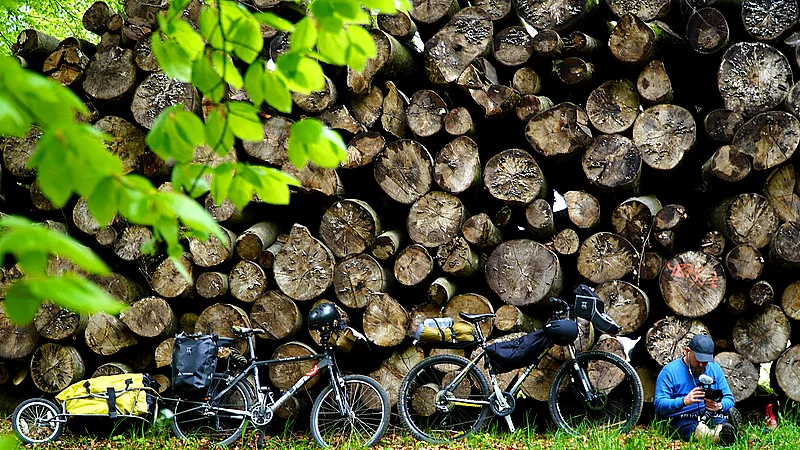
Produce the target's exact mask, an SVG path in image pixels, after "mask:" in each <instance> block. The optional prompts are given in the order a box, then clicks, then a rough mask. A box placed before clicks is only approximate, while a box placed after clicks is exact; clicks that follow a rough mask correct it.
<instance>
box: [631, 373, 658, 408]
mask: <svg viewBox="0 0 800 450" xmlns="http://www.w3.org/2000/svg"><path fill="white" fill-rule="evenodd" d="M636 375H638V376H639V381H641V382H642V394H643V400H644V402H645V403H648V404H649V403H653V400H654V399H655V393H656V379H657V378H658V373H654V371H653V370H652V369H650V368H649V367H647V366H639V367H637V368H636Z"/></svg>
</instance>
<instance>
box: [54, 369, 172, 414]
mask: <svg viewBox="0 0 800 450" xmlns="http://www.w3.org/2000/svg"><path fill="white" fill-rule="evenodd" d="M149 385H150V379H149V377H148V376H146V375H145V374H141V373H125V374H121V375H109V376H105V377H96V378H90V379H88V380H83V381H79V382H77V383H75V384H73V385H71V386H69V387H67V388H66V389H64V390H63V391H61V392H59V394H58V395H57V396H56V400H58V401H59V402H62V403H64V410H65V412H66V413H67V414H75V415H98V414H99V415H108V416H110V417H116V416H117V415H129V416H145V415H147V413H148V412H149V410H150V404H149V403H152V402H153V400H154V399H151V400H150V402H149V403H148V392H149V393H150V394H152V395H157V394H156V391H155V390H154V389H153V388H151V387H150V386H149Z"/></svg>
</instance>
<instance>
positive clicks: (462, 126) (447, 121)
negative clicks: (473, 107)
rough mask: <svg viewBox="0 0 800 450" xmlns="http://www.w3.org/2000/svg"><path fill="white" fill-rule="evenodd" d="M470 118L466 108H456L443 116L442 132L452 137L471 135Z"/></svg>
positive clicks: (471, 124)
mask: <svg viewBox="0 0 800 450" xmlns="http://www.w3.org/2000/svg"><path fill="white" fill-rule="evenodd" d="M474 128H475V127H474V123H473V122H472V116H471V115H470V113H469V110H468V109H467V108H464V107H463V106H458V107H455V108H453V109H451V110H450V111H449V112H448V113H447V115H446V116H444V131H446V132H447V134H450V135H453V136H461V135H464V134H471V133H472V132H473V131H474Z"/></svg>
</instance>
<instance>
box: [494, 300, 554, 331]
mask: <svg viewBox="0 0 800 450" xmlns="http://www.w3.org/2000/svg"><path fill="white" fill-rule="evenodd" d="M494 326H495V328H497V329H498V330H500V331H501V332H503V333H519V332H525V333H529V332H531V331H533V330H535V329H537V328H542V327H544V322H542V321H541V320H539V319H535V318H533V317H531V316H528V315H526V314H524V313H523V312H522V311H520V310H519V308H517V307H516V306H513V305H503V306H501V307H500V308H499V309H498V310H497V316H496V317H495V318H494Z"/></svg>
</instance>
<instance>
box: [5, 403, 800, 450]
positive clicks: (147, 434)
mask: <svg viewBox="0 0 800 450" xmlns="http://www.w3.org/2000/svg"><path fill="white" fill-rule="evenodd" d="M798 419H800V412H798V411H790V412H785V413H784V414H783V415H782V417H781V419H780V421H779V427H778V428H777V429H775V430H772V431H766V430H765V429H764V428H763V426H761V424H759V425H748V426H747V427H745V429H744V430H743V432H742V433H741V434H740V439H739V441H738V442H737V443H736V444H735V445H733V446H731V447H728V448H730V449H732V450H744V449H748V450H750V449H758V450H761V449H764V450H767V449H769V450H772V449H786V450H789V449H792V450H794V449H798V448H800V425H798ZM516 425H517V428H518V429H517V431H516V432H515V433H513V434H512V433H508V431H507V428H506V425H505V422H499V421H497V420H491V421H489V422H488V423H487V424H486V425H485V426H484V428H483V429H482V430H481V432H480V433H477V434H475V435H472V436H469V437H468V438H467V439H464V440H462V441H458V442H455V443H452V444H449V445H439V446H436V445H428V444H425V443H422V442H418V441H416V440H414V438H413V437H412V436H411V435H410V434H409V433H407V432H405V431H404V430H403V429H402V428H401V427H398V426H392V427H390V430H389V432H388V433H387V435H386V436H385V437H384V439H383V440H382V441H381V443H380V445H379V446H378V447H375V448H377V449H379V450H380V449H386V450H390V449H391V450H394V449H426V450H427V449H454V450H465V449H469V450H476V449H515V450H517V449H543V450H545V449H547V450H549V449H558V450H571V449H574V450H579V449H580V450H587V449H598V450H617V449H620V450H635V449H669V450H679V449H680V450H684V449H686V450H689V449H691V450H703V449H712V448H721V447H719V446H717V445H713V444H710V443H706V442H688V443H687V442H681V441H677V440H674V439H673V438H671V437H670V436H669V433H668V431H667V429H666V427H665V426H664V423H663V422H653V423H649V424H640V425H639V426H638V427H636V428H635V429H634V430H633V431H631V432H630V433H628V434H620V433H617V432H608V431H594V432H593V431H588V432H587V433H586V434H584V435H582V436H569V435H565V434H563V433H560V432H547V433H543V434H542V433H537V432H535V431H534V428H533V427H528V426H525V424H524V423H518V424H516ZM295 428H299V427H292V426H290V425H286V426H281V425H280V424H271V426H269V427H268V428H267V433H268V435H267V436H266V439H265V447H264V448H268V449H275V450H282V449H286V450H306V449H308V450H310V449H316V448H317V446H316V444H315V443H314V439H313V438H312V437H311V435H310V434H309V433H308V432H307V431H294V429H295ZM0 432H2V433H3V434H5V433H9V432H11V424H10V422H9V421H8V420H5V421H3V422H2V423H0ZM258 437H259V432H258V431H255V430H253V429H252V428H251V429H248V431H246V432H245V435H244V436H243V437H242V439H240V440H239V441H238V442H236V443H235V444H234V445H231V446H230V447H229V449H231V450H244V449H255V448H256V443H257V441H258ZM210 447H211V445H209V443H208V442H205V441H203V440H202V439H191V440H186V441H183V440H179V439H177V438H175V437H174V436H173V435H172V433H171V431H170V427H169V424H168V423H161V424H156V425H154V426H152V427H150V428H147V429H143V428H142V427H141V426H134V427H131V428H128V429H125V430H117V431H116V432H115V433H113V436H112V437H110V438H109V437H107V436H105V437H103V436H91V435H87V434H85V433H74V434H73V433H70V432H66V433H64V434H63V435H62V437H61V438H60V439H59V440H58V441H57V442H55V443H50V444H47V445H43V446H40V447H37V448H40V449H42V450H56V449H59V450H60V449H65V450H95V449H98V450H99V449H104V450H162V449H163V450H190V449H191V450H193V449H206V448H210Z"/></svg>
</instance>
